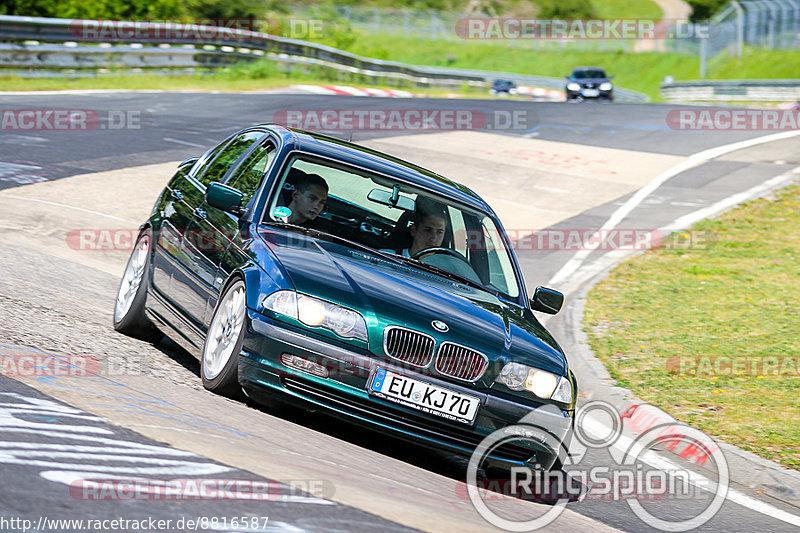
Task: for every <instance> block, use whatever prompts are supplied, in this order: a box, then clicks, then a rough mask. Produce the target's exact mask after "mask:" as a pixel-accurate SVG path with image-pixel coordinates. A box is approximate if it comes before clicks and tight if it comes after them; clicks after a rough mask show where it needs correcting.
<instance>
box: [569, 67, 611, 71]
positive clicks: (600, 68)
mask: <svg viewBox="0 0 800 533" xmlns="http://www.w3.org/2000/svg"><path fill="white" fill-rule="evenodd" d="M582 70H602V71H603V72H605V71H606V69H604V68H603V67H575V68H574V69H572V72H580V71H582Z"/></svg>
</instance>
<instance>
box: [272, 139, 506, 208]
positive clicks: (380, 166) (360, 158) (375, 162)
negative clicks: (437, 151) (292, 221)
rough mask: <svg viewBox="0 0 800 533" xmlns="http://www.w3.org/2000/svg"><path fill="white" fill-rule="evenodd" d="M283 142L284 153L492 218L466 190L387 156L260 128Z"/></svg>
mask: <svg viewBox="0 0 800 533" xmlns="http://www.w3.org/2000/svg"><path fill="white" fill-rule="evenodd" d="M261 126H262V127H266V128H268V129H269V130H271V131H273V132H274V133H276V134H277V135H278V136H280V137H281V139H282V140H283V143H284V146H285V147H286V148H287V149H296V150H300V151H303V152H307V153H310V154H314V155H319V156H323V157H329V158H332V159H337V160H340V161H343V162H345V163H350V164H352V165H355V166H359V167H362V168H366V169H369V170H374V171H375V172H377V173H380V174H388V175H390V176H397V177H399V178H400V179H402V180H403V181H406V182H408V183H410V184H412V185H415V186H419V187H421V188H424V189H428V190H430V191H432V192H434V193H437V194H441V195H442V196H448V197H450V198H452V199H455V200H457V201H459V202H461V203H462V204H465V205H467V206H469V207H472V208H474V209H478V210H480V211H488V212H490V213H492V214H494V211H492V209H491V208H490V207H489V205H488V204H487V203H486V202H484V201H483V199H481V197H480V196H478V195H477V194H475V193H474V192H473V191H472V190H471V189H470V188H469V187H466V186H465V185H462V184H460V183H457V182H455V181H452V180H450V179H448V178H445V177H444V176H441V175H439V174H436V173H435V172H432V171H430V170H427V169H425V168H422V167H420V166H418V165H415V164H414V163H409V162H408V161H404V160H402V159H399V158H397V157H393V156H391V155H389V154H385V153H383V152H379V151H378V150H373V149H371V148H367V147H366V146H360V145H358V144H353V143H351V142H347V141H344V140H342V139H337V138H335V137H330V136H328V135H323V134H321V133H316V132H310V131H304V130H299V129H294V128H287V127H286V126H282V125H280V124H262V125H261Z"/></svg>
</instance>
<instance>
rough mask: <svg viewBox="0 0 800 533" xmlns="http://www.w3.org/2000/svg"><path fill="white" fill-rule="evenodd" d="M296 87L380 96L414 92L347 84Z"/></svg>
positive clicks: (308, 90)
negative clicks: (349, 85) (363, 87)
mask: <svg viewBox="0 0 800 533" xmlns="http://www.w3.org/2000/svg"><path fill="white" fill-rule="evenodd" d="M292 88H294V89H299V90H301V91H304V92H308V93H312V94H325V95H347V96H377V97H379V98H413V97H414V94H413V93H410V92H408V91H400V90H397V89H375V88H371V87H370V88H366V89H361V88H359V87H348V86H346V85H294V86H292Z"/></svg>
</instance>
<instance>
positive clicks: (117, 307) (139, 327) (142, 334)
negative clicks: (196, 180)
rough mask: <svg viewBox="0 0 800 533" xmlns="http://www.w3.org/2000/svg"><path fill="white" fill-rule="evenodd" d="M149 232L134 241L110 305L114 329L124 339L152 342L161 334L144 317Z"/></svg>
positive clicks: (149, 243)
mask: <svg viewBox="0 0 800 533" xmlns="http://www.w3.org/2000/svg"><path fill="white" fill-rule="evenodd" d="M152 242H153V232H152V231H151V230H150V228H147V229H145V230H144V231H142V233H141V234H140V235H139V238H138V239H137V240H136V244H135V245H134V247H133V252H131V256H130V258H129V259H128V264H127V266H126V267H125V273H124V274H123V275H122V280H121V281H120V283H119V289H118V290H117V300H116V303H115V304H114V329H115V330H117V331H119V332H120V333H123V334H125V335H128V336H131V337H136V338H137V339H142V340H146V341H151V342H156V341H158V340H159V339H160V338H161V334H160V333H159V332H158V330H157V329H156V328H155V326H154V325H153V323H152V322H150V320H149V319H148V318H147V315H146V314H145V311H144V308H145V302H146V301H147V285H148V284H149V283H150V251H151V250H152Z"/></svg>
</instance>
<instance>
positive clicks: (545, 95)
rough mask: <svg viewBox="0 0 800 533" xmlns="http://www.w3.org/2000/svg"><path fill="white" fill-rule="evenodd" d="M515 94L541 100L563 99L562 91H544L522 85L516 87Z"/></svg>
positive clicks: (541, 88)
mask: <svg viewBox="0 0 800 533" xmlns="http://www.w3.org/2000/svg"><path fill="white" fill-rule="evenodd" d="M517 94H524V95H528V96H533V97H534V98H541V99H543V100H563V99H564V98H565V95H564V91H559V90H556V89H545V88H544V87H525V86H524V85H520V86H518V87H517Z"/></svg>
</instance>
